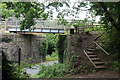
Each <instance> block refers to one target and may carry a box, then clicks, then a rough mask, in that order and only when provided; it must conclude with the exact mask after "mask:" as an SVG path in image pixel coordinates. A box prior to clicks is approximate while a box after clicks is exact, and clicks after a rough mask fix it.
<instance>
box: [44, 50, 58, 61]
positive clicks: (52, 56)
mask: <svg viewBox="0 0 120 80" xmlns="http://www.w3.org/2000/svg"><path fill="white" fill-rule="evenodd" d="M57 60H58V53H57V51H55V52H53V53H52V55H51V56H50V55H47V56H46V61H57Z"/></svg>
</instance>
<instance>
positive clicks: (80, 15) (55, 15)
mask: <svg viewBox="0 0 120 80" xmlns="http://www.w3.org/2000/svg"><path fill="white" fill-rule="evenodd" d="M38 1H39V2H43V1H45V0H38ZM53 1H54V0H53ZM57 1H65V0H57ZM69 1H70V3H71V4H70V6H71V7H72V6H73V5H74V2H77V1H79V2H82V1H84V0H69ZM88 7H90V6H88ZM64 8H66V7H65V6H64V7H63V8H61V10H62V9H64ZM82 9H86V8H82ZM46 12H47V10H46ZM57 14H58V12H56V10H53V19H56V18H57ZM76 15H78V14H76ZM78 16H79V18H76V19H81V20H84V19H85V18H86V17H87V16H89V17H90V18H89V20H92V17H91V15H88V14H87V11H81V12H80V14H79V15H78ZM64 18H65V19H68V20H71V19H73V17H68V16H66V17H64ZM95 20H96V22H98V21H99V20H100V17H99V16H97V17H96V19H95Z"/></svg>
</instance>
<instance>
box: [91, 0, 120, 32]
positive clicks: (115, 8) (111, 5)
mask: <svg viewBox="0 0 120 80" xmlns="http://www.w3.org/2000/svg"><path fill="white" fill-rule="evenodd" d="M119 8H120V2H101V3H99V2H96V3H91V9H90V11H91V12H92V13H93V15H95V16H97V15H99V16H101V23H102V24H104V27H106V28H115V29H116V30H118V31H120V24H119V23H120V15H119V14H118V13H120V10H119Z"/></svg>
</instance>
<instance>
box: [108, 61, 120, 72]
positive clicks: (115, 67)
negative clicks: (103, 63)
mask: <svg viewBox="0 0 120 80" xmlns="http://www.w3.org/2000/svg"><path fill="white" fill-rule="evenodd" d="M109 65H110V70H113V71H119V70H120V64H119V63H118V61H111V62H110V63H109Z"/></svg>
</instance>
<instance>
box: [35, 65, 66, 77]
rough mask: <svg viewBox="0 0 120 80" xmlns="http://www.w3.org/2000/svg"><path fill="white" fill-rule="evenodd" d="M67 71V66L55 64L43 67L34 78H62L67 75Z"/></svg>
mask: <svg viewBox="0 0 120 80" xmlns="http://www.w3.org/2000/svg"><path fill="white" fill-rule="evenodd" d="M66 70H67V66H66V65H64V64H60V63H55V64H53V65H49V66H45V65H41V66H40V71H39V72H38V74H37V75H34V78H35V77H38V78H56V77H62V76H64V75H65V73H64V72H65V71H66Z"/></svg>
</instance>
